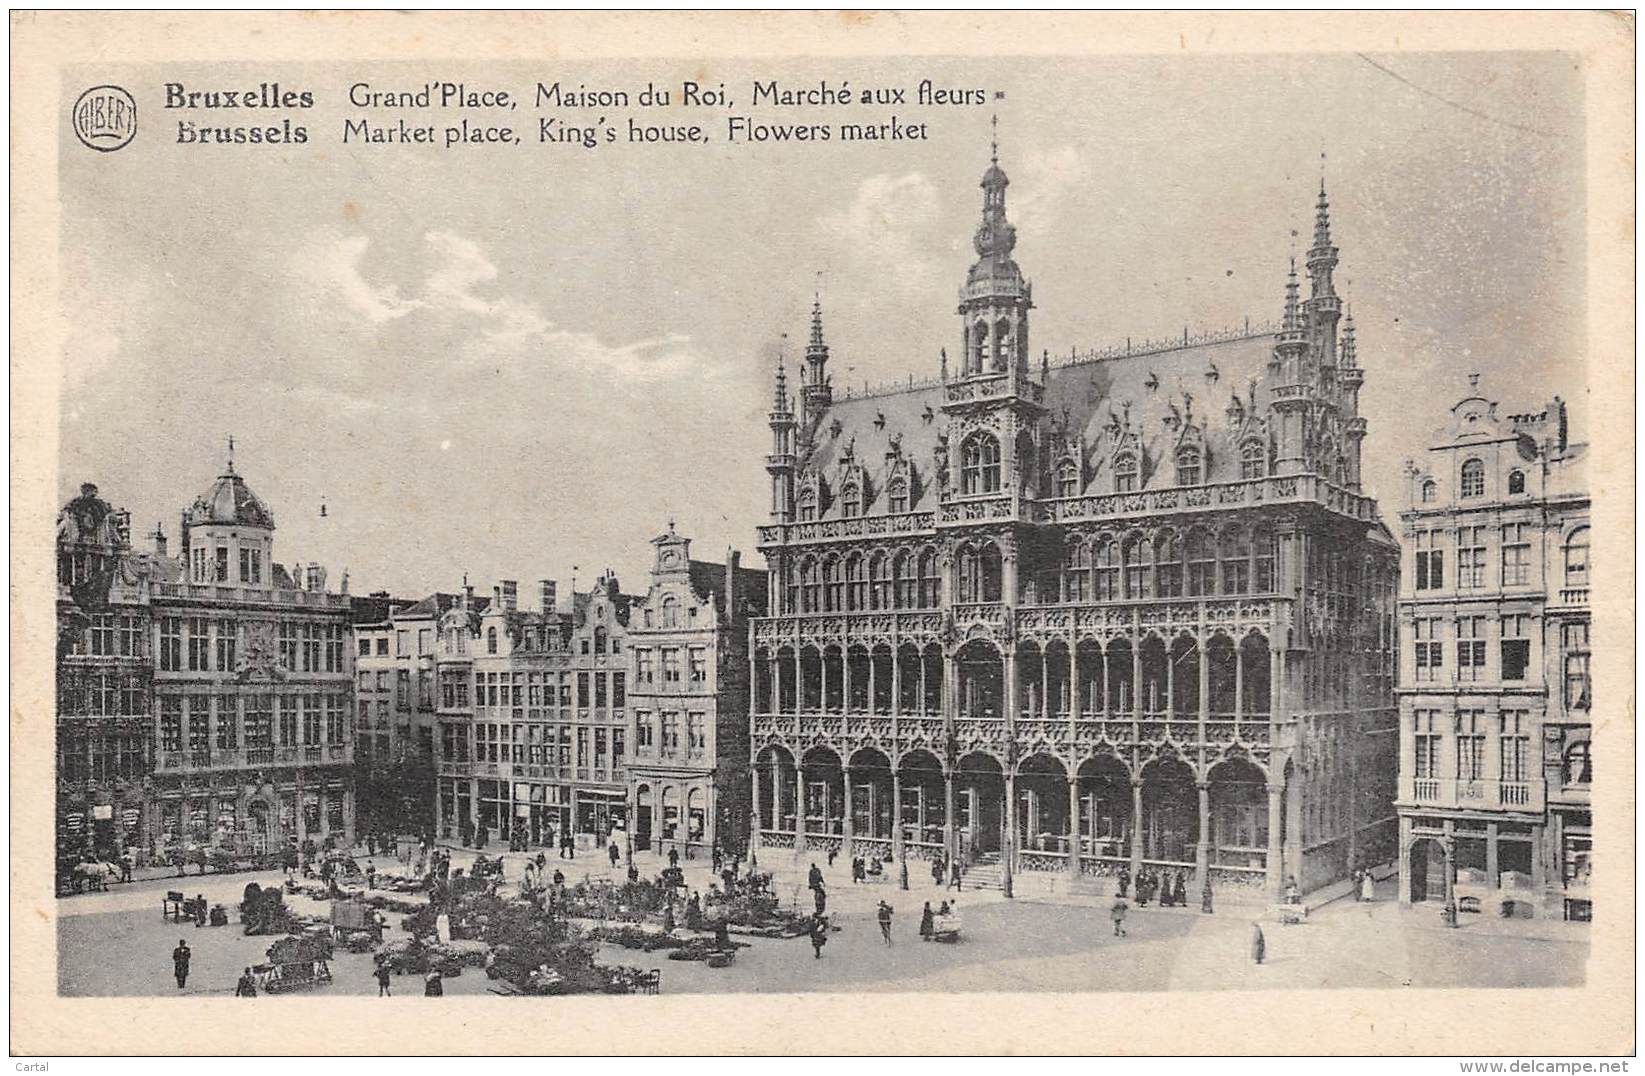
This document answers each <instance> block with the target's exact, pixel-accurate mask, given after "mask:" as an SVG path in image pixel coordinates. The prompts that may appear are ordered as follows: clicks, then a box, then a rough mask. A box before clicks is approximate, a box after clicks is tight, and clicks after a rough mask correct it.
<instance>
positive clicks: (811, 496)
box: [799, 489, 817, 523]
mask: <svg viewBox="0 0 1645 1076" xmlns="http://www.w3.org/2000/svg"><path fill="white" fill-rule="evenodd" d="M799 515H800V522H801V523H810V522H812V521H814V520H815V519H816V518H817V491H816V490H814V489H805V490H801V491H800V512H799Z"/></svg>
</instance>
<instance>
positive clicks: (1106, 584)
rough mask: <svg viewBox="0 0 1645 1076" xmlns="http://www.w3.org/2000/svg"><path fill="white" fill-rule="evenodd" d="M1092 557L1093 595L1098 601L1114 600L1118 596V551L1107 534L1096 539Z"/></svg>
mask: <svg viewBox="0 0 1645 1076" xmlns="http://www.w3.org/2000/svg"><path fill="white" fill-rule="evenodd" d="M1092 559H1093V561H1094V562H1095V563H1096V571H1095V573H1094V575H1093V577H1092V583H1093V590H1094V594H1093V597H1095V598H1096V600H1097V601H1099V602H1111V601H1116V600H1117V599H1118V598H1119V596H1120V565H1119V552H1118V550H1117V549H1116V548H1115V545H1114V543H1113V541H1111V540H1110V539H1109V538H1108V536H1107V535H1103V536H1102V537H1101V538H1098V539H1097V548H1096V555H1095V556H1094V557H1093V558H1092Z"/></svg>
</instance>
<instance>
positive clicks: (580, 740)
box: [577, 728, 588, 768]
mask: <svg viewBox="0 0 1645 1076" xmlns="http://www.w3.org/2000/svg"><path fill="white" fill-rule="evenodd" d="M587 765H588V730H587V729H584V728H579V729H578V730H577V766H578V768H582V767H585V766H587Z"/></svg>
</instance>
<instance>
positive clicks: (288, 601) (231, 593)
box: [158, 583, 349, 609]
mask: <svg viewBox="0 0 1645 1076" xmlns="http://www.w3.org/2000/svg"><path fill="white" fill-rule="evenodd" d="M158 592H159V594H160V596H161V597H163V598H183V599H188V600H194V601H228V602H236V603H245V602H259V603H264V604H269V605H311V606H317V607H320V608H325V609H347V608H348V607H349V596H348V595H347V594H332V593H328V592H325V591H318V590H281V589H266V590H265V589H262V588H259V587H234V586H227V585H225V584H221V583H161V584H159V590H158Z"/></svg>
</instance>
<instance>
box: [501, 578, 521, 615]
mask: <svg viewBox="0 0 1645 1076" xmlns="http://www.w3.org/2000/svg"><path fill="white" fill-rule="evenodd" d="M497 593H498V601H497V604H498V605H500V606H502V607H503V608H504V609H506V610H507V611H508V612H510V613H512V612H514V610H515V609H517V608H518V607H519V604H520V584H519V582H518V581H516V580H513V579H504V580H503V585H502V586H500V587H498V588H497Z"/></svg>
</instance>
